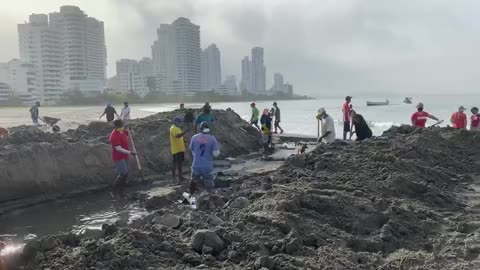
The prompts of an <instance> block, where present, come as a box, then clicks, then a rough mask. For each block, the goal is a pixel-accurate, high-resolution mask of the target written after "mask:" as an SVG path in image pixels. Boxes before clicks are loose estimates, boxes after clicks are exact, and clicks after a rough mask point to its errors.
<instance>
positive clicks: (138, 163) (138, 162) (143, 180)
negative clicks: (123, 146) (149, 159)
mask: <svg viewBox="0 0 480 270" xmlns="http://www.w3.org/2000/svg"><path fill="white" fill-rule="evenodd" d="M132 131H133V129H132ZM132 133H133V132H130V134H129V137H130V142H131V143H132V149H133V151H134V152H135V153H137V154H136V155H135V159H136V160H137V166H138V170H139V171H140V176H141V177H142V183H143V182H145V176H144V174H143V170H142V165H141V164H140V159H139V158H138V152H137V148H136V147H135V142H134V141H133V134H132Z"/></svg>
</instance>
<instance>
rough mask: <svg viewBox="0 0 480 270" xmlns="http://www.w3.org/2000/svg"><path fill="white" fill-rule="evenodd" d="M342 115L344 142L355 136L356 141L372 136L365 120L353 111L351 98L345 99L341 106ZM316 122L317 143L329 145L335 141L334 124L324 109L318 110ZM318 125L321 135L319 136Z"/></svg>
mask: <svg viewBox="0 0 480 270" xmlns="http://www.w3.org/2000/svg"><path fill="white" fill-rule="evenodd" d="M342 115H343V139H344V140H346V139H347V136H348V134H350V137H349V139H352V137H353V135H354V134H355V135H356V139H355V140H356V141H363V140H365V139H368V138H371V137H372V136H373V133H372V130H371V129H370V127H369V126H368V123H367V121H365V118H363V116H362V115H361V114H359V113H357V112H356V111H355V110H354V109H353V105H352V97H351V96H347V97H345V103H344V104H343V105H342ZM316 118H317V121H319V132H318V133H319V134H318V142H319V143H320V142H325V143H331V142H333V141H334V140H335V139H336V132H335V123H334V120H333V118H332V117H331V116H330V115H329V114H328V113H327V111H326V109H325V108H320V109H318V113H317V117H316ZM320 123H321V130H322V134H321V135H320Z"/></svg>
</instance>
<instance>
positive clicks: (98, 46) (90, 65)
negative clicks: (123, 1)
mask: <svg viewBox="0 0 480 270" xmlns="http://www.w3.org/2000/svg"><path fill="white" fill-rule="evenodd" d="M50 27H51V28H54V29H57V30H58V31H59V32H60V33H61V35H62V39H61V40H60V43H61V44H62V46H63V65H64V68H63V74H62V77H63V85H64V88H65V89H66V90H67V91H69V90H80V91H82V92H84V93H86V94H92V95H96V94H98V93H100V92H101V91H102V90H103V89H104V87H105V84H106V47H105V33H104V24H103V22H101V21H98V20H96V19H95V18H91V17H88V16H87V15H86V14H85V13H84V12H83V11H82V10H81V9H80V8H78V7H76V6H62V7H61V8H60V12H53V13H50Z"/></svg>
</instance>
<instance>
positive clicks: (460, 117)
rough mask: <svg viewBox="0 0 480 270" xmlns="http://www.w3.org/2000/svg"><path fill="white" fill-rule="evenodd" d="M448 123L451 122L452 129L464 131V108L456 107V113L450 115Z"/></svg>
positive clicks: (465, 124)
mask: <svg viewBox="0 0 480 270" xmlns="http://www.w3.org/2000/svg"><path fill="white" fill-rule="evenodd" d="M450 122H452V126H453V128H458V129H466V128H467V115H466V114H465V107H463V106H460V107H458V111H457V112H455V113H453V114H452V117H451V118H450Z"/></svg>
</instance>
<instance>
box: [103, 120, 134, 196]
mask: <svg viewBox="0 0 480 270" xmlns="http://www.w3.org/2000/svg"><path fill="white" fill-rule="evenodd" d="M113 126H114V130H113V131H112V133H111V134H110V139H109V141H110V144H111V145H112V160H113V163H114V164H115V171H116V173H117V175H118V176H117V178H116V179H115V183H114V186H120V185H123V184H125V183H126V181H127V178H128V158H129V156H130V155H132V156H135V155H136V154H137V153H135V152H133V151H130V150H129V146H128V131H127V130H125V128H124V126H123V122H122V120H115V121H113Z"/></svg>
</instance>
